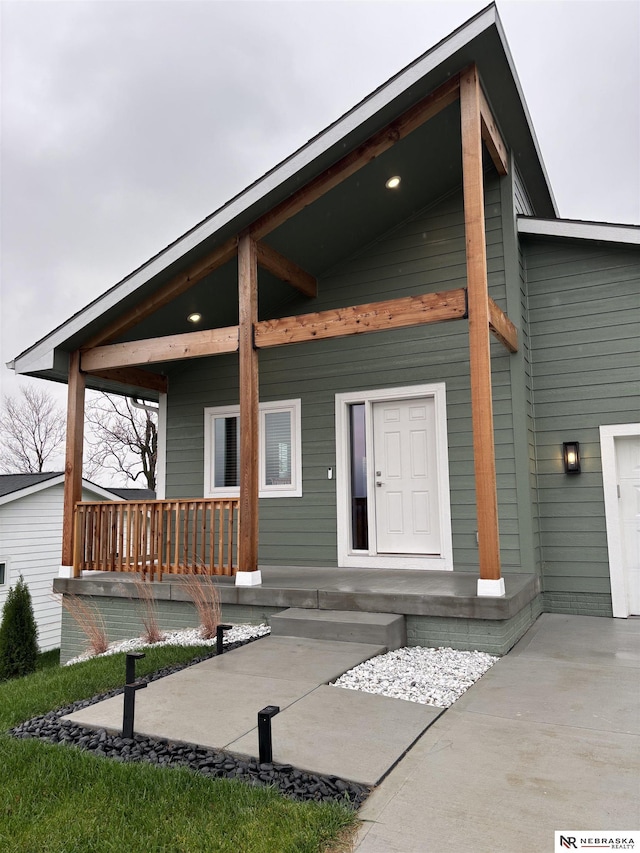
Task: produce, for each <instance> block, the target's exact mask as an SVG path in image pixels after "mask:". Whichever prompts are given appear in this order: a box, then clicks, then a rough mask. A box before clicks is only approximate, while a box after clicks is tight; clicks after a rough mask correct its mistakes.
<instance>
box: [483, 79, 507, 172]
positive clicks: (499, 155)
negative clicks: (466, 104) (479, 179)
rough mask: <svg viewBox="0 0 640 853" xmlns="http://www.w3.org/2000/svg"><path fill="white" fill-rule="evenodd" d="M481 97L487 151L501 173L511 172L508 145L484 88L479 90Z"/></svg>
mask: <svg viewBox="0 0 640 853" xmlns="http://www.w3.org/2000/svg"><path fill="white" fill-rule="evenodd" d="M479 98H480V122H481V128H482V138H483V140H484V144H485V145H486V146H487V151H488V152H489V155H490V156H491V159H492V160H493V165H494V166H495V167H496V169H497V171H498V174H499V175H507V174H509V155H508V154H507V146H506V145H505V144H504V141H503V139H502V135H501V133H500V131H499V130H498V125H497V123H496V120H495V118H494V117H493V113H492V112H491V107H490V106H489V104H488V102H487V99H486V98H485V96H484V92H483V91H482V88H480V90H479Z"/></svg>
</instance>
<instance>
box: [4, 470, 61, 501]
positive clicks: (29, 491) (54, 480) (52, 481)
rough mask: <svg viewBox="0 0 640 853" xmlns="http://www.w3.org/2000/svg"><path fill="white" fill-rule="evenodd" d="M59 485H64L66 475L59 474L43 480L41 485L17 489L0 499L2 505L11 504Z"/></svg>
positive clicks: (34, 484) (36, 484)
mask: <svg viewBox="0 0 640 853" xmlns="http://www.w3.org/2000/svg"><path fill="white" fill-rule="evenodd" d="M59 483H64V474H58V475H57V476H56V477H49V478H48V479H47V480H41V481H40V482H39V483H32V484H31V485H30V486H25V487H24V488H22V489H16V491H15V492H9V494H8V495H3V496H2V497H0V505H1V504H8V503H11V501H17V500H19V499H20V498H26V497H28V496H29V495H34V494H35V493H36V492H42V491H44V489H49V488H50V487H51V486H57V485H58V484H59Z"/></svg>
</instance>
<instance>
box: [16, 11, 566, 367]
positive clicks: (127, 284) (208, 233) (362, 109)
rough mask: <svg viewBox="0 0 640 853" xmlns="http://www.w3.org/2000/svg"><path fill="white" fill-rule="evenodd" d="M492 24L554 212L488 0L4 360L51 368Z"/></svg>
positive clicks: (509, 59) (535, 142) (496, 17)
mask: <svg viewBox="0 0 640 853" xmlns="http://www.w3.org/2000/svg"><path fill="white" fill-rule="evenodd" d="M492 25H493V26H495V27H496V31H497V33H498V36H499V38H500V42H501V44H502V48H503V50H504V53H505V57H506V60H507V64H508V66H509V70H510V72H511V75H512V78H513V81H514V84H515V87H516V91H517V94H518V97H519V99H520V102H521V104H522V109H523V114H524V118H525V122H526V124H527V127H528V131H529V133H530V135H531V139H532V142H533V146H534V149H535V152H536V156H537V158H538V161H539V164H540V168H541V172H542V176H543V178H544V182H545V185H546V191H547V192H548V194H549V200H550V203H551V206H552V208H553V211H554V213H557V206H556V202H555V199H554V197H553V193H552V190H551V185H550V182H549V178H548V175H547V172H546V169H545V167H544V163H543V160H542V155H541V152H540V147H539V145H538V140H537V138H536V136H535V132H534V130H533V124H532V122H531V117H530V115H529V111H528V109H527V105H526V102H525V100H524V95H523V92H522V87H521V85H520V82H519V80H518V77H517V74H516V70H515V65H514V63H513V59H512V56H511V52H510V51H509V49H508V45H507V41H506V37H505V33H504V29H503V27H502V23H501V21H500V17H499V15H498V10H497V8H496V5H495V2H493V3H491V4H490V5H488V6H486V7H485V8H484V9H482V10H480V11H479V12H478V13H477V14H476V15H474V16H473V17H472V18H470V19H469V20H468V21H466V22H465V23H463V24H461V25H460V26H459V27H458V28H457V29H455V30H454V31H453V32H452V33H450V34H449V35H448V36H446V37H445V38H443V39H441V40H440V41H439V42H438V43H437V44H435V45H434V46H433V47H431V48H429V49H428V50H427V51H426V52H425V53H423V54H422V55H421V56H419V57H418V58H417V59H415V60H413V61H412V62H411V63H409V65H407V66H406V67H405V68H403V69H402V70H401V71H399V72H397V73H396V74H395V75H394V76H392V77H391V78H389V80H387V81H386V82H385V83H383V84H381V85H380V86H379V87H378V88H377V89H375V90H374V91H373V92H372V93H370V94H369V95H367V96H366V97H365V98H363V99H362V100H361V101H360V102H359V103H358V104H356V105H355V106H354V107H352V108H351V109H350V110H348V111H347V112H346V113H344V114H343V115H342V116H341V117H340V118H338V119H336V120H335V121H334V122H333V123H332V124H330V125H329V126H328V127H326V128H325V129H323V130H322V131H320V132H319V133H318V134H316V135H315V136H314V137H312V138H311V139H310V140H309V141H308V142H306V143H305V144H304V145H302V146H301V147H300V148H298V149H297V151H295V152H294V153H292V154H291V155H289V156H288V157H286V158H285V159H284V160H282V161H281V162H280V163H279V164H278V165H276V166H274V167H273V168H272V169H270V170H269V171H268V172H266V173H265V174H264V175H263V176H262V177H260V178H258V179H257V180H255V181H254V182H253V183H251V184H249V186H248V187H246V188H245V189H243V190H242V191H241V192H239V193H238V194H236V195H235V196H233V197H232V198H231V199H230V200H229V201H227V202H226V203H225V204H223V205H222V206H221V207H219V208H218V209H217V210H215V211H214V212H213V213H211V214H210V215H209V216H207V217H206V218H205V219H203V220H202V221H201V222H200V223H198V224H197V225H195V226H194V227H193V228H191V229H190V230H188V231H187V232H185V234H183V235H182V236H181V237H179V238H178V239H176V240H175V241H173V242H172V243H170V244H169V245H168V246H167V247H165V248H164V249H162V250H161V251H160V252H158V253H157V254H156V255H154V256H153V257H152V258H150V259H149V260H148V261H146V262H145V263H144V264H142V265H141V266H140V267H138V268H137V269H136V270H134V271H133V272H132V273H130V274H129V275H127V276H126V277H125V278H123V279H122V280H121V281H120V282H118V283H116V284H115V285H113V286H112V287H110V288H109V289H108V290H107V291H106V292H104V293H102V294H100V296H98V297H96V299H94V300H93V301H92V302H90V303H89V304H88V305H86V306H85V307H84V308H82V309H80V310H79V311H78V312H76V313H75V314H73V315H72V316H71V317H70V318H69V319H68V320H66V321H65V322H64V323H61V324H60V325H59V326H57V327H56V328H55V329H54V330H53V331H51V332H50V333H49V334H48V335H46V336H45V337H43V338H41V339H40V340H39V341H37V342H36V343H35V344H33V345H32V346H31V347H29V348H28V349H26V350H24V351H23V352H22V353H20V354H19V355H18V356H16V357H15V358H14V359H13V360H12V361H10V362H8V363H7V366H8V367H9V368H10V369H13V370H16V371H17V372H19V373H34V372H36V371H47V370H52V369H53V368H54V351H55V349H56V347H57V346H60V345H61V344H63V343H64V342H65V341H66V340H67V339H68V338H69V337H71V336H73V335H74V334H77V333H79V332H81V331H82V330H83V329H84V328H85V327H86V326H87V325H88V324H90V323H91V322H93V321H95V320H97V319H99V317H100V316H101V315H102V314H103V313H105V312H106V311H108V310H110V309H112V308H115V307H116V306H117V304H118V303H119V302H121V301H122V300H123V299H125V298H126V297H128V296H130V295H132V294H133V293H135V291H136V290H138V289H139V288H140V287H142V286H143V285H144V284H146V283H147V282H148V281H150V280H151V279H152V278H154V277H155V276H156V275H159V274H161V273H162V272H163V271H164V270H166V269H167V268H168V267H170V266H171V265H172V264H173V263H175V262H177V261H179V260H180V258H182V257H183V256H184V255H186V254H187V253H188V252H190V251H193V250H195V249H196V248H197V247H198V246H199V245H201V244H202V243H203V242H204V241H205V240H207V239H209V238H211V237H213V236H214V235H215V234H216V233H217V232H219V231H221V230H222V229H224V228H225V227H228V226H230V225H233V224H234V220H240V219H241V217H242V216H243V215H244V216H245V217H246V216H247V214H249V213H251V208H252V207H254V206H257V205H259V204H260V202H265V201H266V200H267V198H268V196H269V195H270V194H274V193H277V191H278V190H279V189H280V190H282V189H283V188H284V186H285V184H286V183H287V181H290V180H292V179H293V178H294V177H295V175H296V174H298V173H300V172H301V171H302V170H303V169H305V168H307V167H309V166H311V165H312V164H313V163H314V161H316V160H318V159H319V158H320V157H321V156H322V155H325V154H327V152H329V150H330V149H331V148H332V147H334V146H337V145H338V144H339V143H340V142H341V141H343V140H344V139H345V138H347V137H348V136H349V134H351V133H353V132H354V131H356V130H357V128H358V127H360V126H361V125H363V124H365V123H366V122H367V121H368V120H370V119H372V118H373V117H375V115H376V114H378V113H380V112H381V111H382V110H383V109H384V108H385V107H388V106H389V105H390V104H392V102H393V101H394V100H395V99H396V98H398V97H399V96H401V95H402V94H403V93H404V92H405V91H407V90H408V89H409V88H410V87H411V86H412V85H414V84H416V83H418V82H419V81H420V80H421V79H422V78H424V77H425V76H426V75H428V74H429V73H430V72H432V71H434V70H435V69H436V68H438V66H440V65H442V64H443V63H444V62H445V61H446V60H447V59H448V58H450V57H451V56H453V55H454V54H455V53H456V51H458V50H460V49H461V48H463V47H464V46H465V45H466V44H468V43H470V42H471V41H472V40H473V39H474V38H477V37H478V36H479V35H481V34H482V33H483V32H485V31H486V30H488V29H489V28H490V27H491V26H492ZM281 195H282V197H283V198H284V197H286V195H283V194H282V192H281ZM279 200H280V199H274V200H273V201H272V202H271V203H270V207H273V205H274V204H276V203H277V201H279ZM254 218H255V216H253V217H252V218H251V219H250V221H253V219H254ZM248 224H250V222H248V223H239V227H238V229H236V230H240V229H241V228H243V227H247V225H248ZM221 239H224V235H222V236H221ZM21 362H22V363H21Z"/></svg>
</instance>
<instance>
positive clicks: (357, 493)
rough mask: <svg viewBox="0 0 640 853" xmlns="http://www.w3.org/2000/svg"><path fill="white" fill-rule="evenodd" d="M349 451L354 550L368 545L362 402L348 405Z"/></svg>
mask: <svg viewBox="0 0 640 853" xmlns="http://www.w3.org/2000/svg"><path fill="white" fill-rule="evenodd" d="M349 421H350V423H349V427H350V434H349V440H350V448H349V449H350V453H351V541H352V543H353V549H354V550H355V551H366V550H367V549H368V547H369V533H368V521H367V443H366V438H365V408H364V403H355V404H353V405H352V406H349Z"/></svg>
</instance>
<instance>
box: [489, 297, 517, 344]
mask: <svg viewBox="0 0 640 853" xmlns="http://www.w3.org/2000/svg"><path fill="white" fill-rule="evenodd" d="M489 329H490V331H491V333H492V334H493V335H494V337H496V338H497V339H498V340H499V341H500V342H501V343H502V344H504V345H505V347H506V348H507V349H508V350H509V352H518V330H517V329H516V327H515V326H514V325H513V323H512V322H511V320H510V319H509V318H508V317H507V315H506V314H505V313H504V311H503V310H502V308H500V306H499V305H496V303H495V302H494V301H493V299H492V298H491V297H489Z"/></svg>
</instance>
